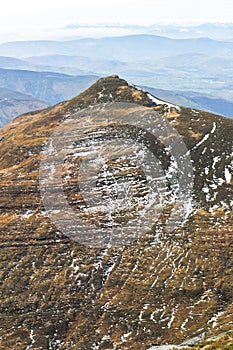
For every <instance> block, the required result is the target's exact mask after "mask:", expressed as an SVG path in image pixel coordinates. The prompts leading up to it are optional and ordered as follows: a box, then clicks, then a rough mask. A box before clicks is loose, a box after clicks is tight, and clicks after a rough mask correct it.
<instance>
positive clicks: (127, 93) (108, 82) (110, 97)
mask: <svg viewBox="0 0 233 350" xmlns="http://www.w3.org/2000/svg"><path fill="white" fill-rule="evenodd" d="M106 102H128V103H136V104H140V105H143V106H146V107H156V106H159V107H158V108H163V107H176V106H174V105H172V104H170V103H168V102H165V101H162V100H160V99H158V98H156V97H154V96H152V95H151V94H149V93H148V92H147V91H145V90H143V89H141V88H139V87H137V86H136V85H133V84H130V83H128V82H127V81H126V80H124V79H122V78H120V77H119V76H118V75H117V74H113V75H110V76H107V77H104V78H100V79H99V80H97V81H96V82H95V83H94V84H93V85H92V86H90V87H89V88H88V89H87V90H85V91H84V92H83V93H81V94H80V95H78V96H77V97H75V98H73V99H72V100H70V101H68V103H67V104H66V107H67V108H68V109H70V108H71V111H72V109H73V108H74V109H75V108H76V107H77V105H78V106H80V105H81V106H82V107H87V106H89V105H90V104H99V103H106Z"/></svg>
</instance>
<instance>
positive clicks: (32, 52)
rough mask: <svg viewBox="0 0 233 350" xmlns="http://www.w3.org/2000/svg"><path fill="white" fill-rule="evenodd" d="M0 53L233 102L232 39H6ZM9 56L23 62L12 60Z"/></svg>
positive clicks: (37, 66) (25, 63) (46, 67)
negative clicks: (119, 76) (117, 75)
mask: <svg viewBox="0 0 233 350" xmlns="http://www.w3.org/2000/svg"><path fill="white" fill-rule="evenodd" d="M179 30H180V29H179ZM161 34H163V33H161ZM0 55H1V56H4V57H5V58H4V57H3V58H1V59H0V64H1V60H2V67H3V68H11V69H12V68H14V69H27V70H36V71H50V72H59V73H65V74H71V75H75V76H76V75H80V74H82V75H89V74H93V75H96V76H101V75H107V74H112V73H114V72H117V73H118V74H120V75H121V76H123V77H124V78H125V79H127V80H129V81H134V82H135V83H137V84H138V85H145V86H151V87H154V88H159V89H165V90H171V89H172V90H181V91H190V90H191V91H195V92H198V93H200V94H204V95H205V94H210V95H212V96H214V97H215V98H221V99H225V100H229V101H232V100H233V93H232V78H231V77H232V74H233V62H232V60H231V57H232V55H233V42H230V41H218V40H212V39H209V38H191V39H187V38H186V39H172V38H168V37H163V36H161V35H160V36H158V35H148V34H140V35H139V34H138V35H128V36H122V37H107V38H99V39H93V38H85V39H76V40H70V41H43V40H42V41H25V42H10V43H3V44H0ZM9 56H10V57H12V58H14V59H17V61H12V60H11V61H9V63H8V62H7V57H9ZM19 59H20V60H19ZM17 65H18V66H17Z"/></svg>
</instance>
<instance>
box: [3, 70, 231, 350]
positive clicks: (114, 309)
mask: <svg viewBox="0 0 233 350" xmlns="http://www.w3.org/2000/svg"><path fill="white" fill-rule="evenodd" d="M232 135H233V121H232V120H231V119H228V118H224V117H221V116H218V115H213V114H211V113H207V112H201V111H198V110H195V109H189V108H184V107H179V106H176V105H172V104H170V103H168V102H164V101H162V100H159V99H158V98H156V97H154V96H152V95H150V94H148V93H147V92H146V91H142V90H140V89H138V88H136V87H135V86H134V85H132V84H129V83H127V81H125V80H123V79H120V78H119V77H118V76H115V75H114V76H110V77H107V78H102V79H100V80H98V81H97V82H96V83H95V84H94V85H92V86H91V87H90V88H89V89H87V90H86V91H84V92H83V93H81V94H80V95H79V96H77V97H75V98H73V99H72V100H69V101H66V102H62V103H59V104H57V105H56V106H54V107H49V108H48V109H45V110H43V111H39V112H34V113H28V114H25V115H21V116H19V117H17V118H16V119H14V120H13V121H12V122H10V123H9V124H7V125H6V126H4V127H3V128H2V129H1V130H0V140H1V141H0V193H1V202H0V217H1V220H0V241H1V249H0V254H1V259H0V265H1V268H0V271H1V278H0V283H1V288H0V315H1V316H0V317H1V322H0V325H1V326H0V345H1V347H2V348H3V349H17V350H21V349H22V350H23V349H54V350H55V349H56V350H57V349H61V350H65V349H66V350H68V349H69V350H72V349H79V350H89V349H108V350H110V349H122V350H124V349H125V350H126V349H135V350H136V349H142V350H144V349H145V350H146V349H149V348H150V347H152V346H156V345H162V344H181V343H182V342H184V341H185V340H186V339H190V338H193V337H196V336H200V335H201V334H205V337H207V338H209V337H212V336H215V335H218V334H221V333H223V332H226V331H229V330H231V329H232V328H233V318H232V314H233V300H232V297H233V296H232V288H233V255H232V252H233V249H232V241H233V236H232V232H233V220H232V219H233V212H232V193H233V192H232V190H233V187H232V185H233V183H232V144H233V142H232V141H233V139H232ZM153 203H155V205H153Z"/></svg>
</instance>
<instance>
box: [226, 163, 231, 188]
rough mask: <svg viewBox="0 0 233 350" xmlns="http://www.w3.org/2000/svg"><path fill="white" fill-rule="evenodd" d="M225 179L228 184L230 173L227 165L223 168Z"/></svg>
mask: <svg viewBox="0 0 233 350" xmlns="http://www.w3.org/2000/svg"><path fill="white" fill-rule="evenodd" d="M225 179H226V182H227V183H228V184H230V183H231V173H230V171H229V169H228V168H227V167H226V168H225Z"/></svg>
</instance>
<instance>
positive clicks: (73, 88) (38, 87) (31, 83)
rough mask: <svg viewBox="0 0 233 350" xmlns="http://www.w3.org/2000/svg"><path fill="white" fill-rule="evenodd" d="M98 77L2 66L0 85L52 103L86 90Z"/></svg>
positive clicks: (0, 69)
mask: <svg viewBox="0 0 233 350" xmlns="http://www.w3.org/2000/svg"><path fill="white" fill-rule="evenodd" d="M97 78H98V77H97V76H95V75H83V76H71V75H65V74H59V73H53V72H34V71H27V70H16V69H2V68H0V87H2V88H5V89H9V90H13V91H17V92H21V93H23V94H26V95H30V96H32V97H33V98H34V99H38V100H41V101H44V102H45V103H47V104H49V105H52V104H55V103H57V102H61V101H62V100H65V99H67V98H71V97H72V96H74V95H75V93H76V94H77V93H79V92H81V91H83V90H85V89H86V88H87V87H88V86H89V85H90V84H91V83H93V82H95V81H96V79H97Z"/></svg>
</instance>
